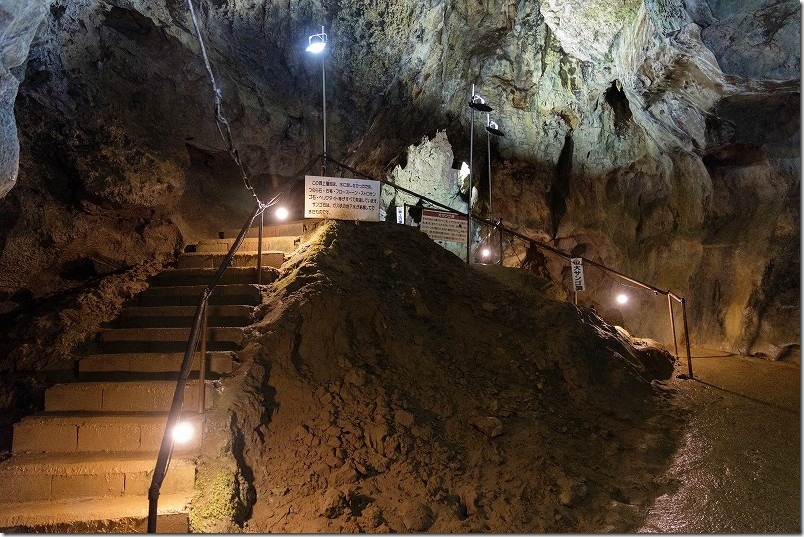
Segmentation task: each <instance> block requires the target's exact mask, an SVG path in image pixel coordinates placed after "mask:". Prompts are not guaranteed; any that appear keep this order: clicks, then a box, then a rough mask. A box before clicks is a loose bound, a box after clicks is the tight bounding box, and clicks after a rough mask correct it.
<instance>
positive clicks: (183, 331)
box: [101, 326, 244, 341]
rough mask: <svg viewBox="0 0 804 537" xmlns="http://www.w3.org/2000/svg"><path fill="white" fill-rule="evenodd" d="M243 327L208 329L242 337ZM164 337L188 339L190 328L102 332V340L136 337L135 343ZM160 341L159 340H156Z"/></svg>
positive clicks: (126, 329) (148, 328) (122, 329)
mask: <svg viewBox="0 0 804 537" xmlns="http://www.w3.org/2000/svg"><path fill="white" fill-rule="evenodd" d="M243 328H244V327H242V326H210V327H208V328H207V330H208V332H211V333H218V334H220V335H223V334H225V333H227V332H231V334H236V335H242V333H243ZM158 335H162V336H165V337H169V338H170V339H171V340H172V339H173V338H177V337H178V338H179V339H182V338H183V339H184V341H187V339H188V338H189V336H190V328H182V327H169V328H164V327H146V328H104V329H102V330H101V338H102V339H107V338H109V337H111V338H118V337H125V336H136V337H134V338H133V340H134V341H142V340H150V339H151V338H153V337H154V336H158ZM155 341H158V340H155Z"/></svg>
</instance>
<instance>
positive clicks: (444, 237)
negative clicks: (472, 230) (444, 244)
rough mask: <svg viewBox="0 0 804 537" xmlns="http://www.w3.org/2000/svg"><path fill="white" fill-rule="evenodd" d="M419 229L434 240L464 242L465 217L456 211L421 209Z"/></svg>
mask: <svg viewBox="0 0 804 537" xmlns="http://www.w3.org/2000/svg"><path fill="white" fill-rule="evenodd" d="M420 229H421V230H422V232H424V233H426V234H427V236H428V237H430V238H431V239H433V240H434V241H452V242H462V243H464V244H465V243H466V217H465V216H462V215H460V214H457V213H451V212H449V211H435V210H433V209H422V222H421V225H420Z"/></svg>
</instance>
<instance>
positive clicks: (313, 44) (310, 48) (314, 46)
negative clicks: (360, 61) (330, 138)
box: [307, 26, 327, 175]
mask: <svg viewBox="0 0 804 537" xmlns="http://www.w3.org/2000/svg"><path fill="white" fill-rule="evenodd" d="M326 47H327V34H326V33H324V27H323V26H322V27H321V33H320V34H314V35H311V36H310V37H309V38H308V39H307V52H312V53H313V54H320V53H322V52H324V49H325V48H326ZM321 108H322V110H323V119H324V153H323V155H322V162H321V175H327V70H326V68H325V62H324V55H323V54H322V55H321Z"/></svg>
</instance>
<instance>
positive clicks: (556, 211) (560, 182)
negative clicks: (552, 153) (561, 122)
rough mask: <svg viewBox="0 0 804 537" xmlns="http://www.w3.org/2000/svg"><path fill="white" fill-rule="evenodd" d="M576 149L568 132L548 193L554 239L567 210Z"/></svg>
mask: <svg viewBox="0 0 804 537" xmlns="http://www.w3.org/2000/svg"><path fill="white" fill-rule="evenodd" d="M574 149H575V142H574V141H573V140H572V133H567V134H566V135H565V137H564V147H562V148H561V154H560V155H559V156H558V162H557V163H556V174H555V176H554V177H553V183H552V185H551V188H550V192H549V194H548V200H547V201H548V205H549V206H550V214H551V217H552V224H553V230H552V232H553V239H555V238H556V236H557V234H558V225H559V223H560V222H561V218H563V216H564V214H565V213H566V212H567V196H569V190H570V175H571V174H572V153H573V151H574Z"/></svg>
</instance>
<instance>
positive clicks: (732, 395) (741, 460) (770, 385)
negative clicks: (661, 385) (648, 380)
mask: <svg viewBox="0 0 804 537" xmlns="http://www.w3.org/2000/svg"><path fill="white" fill-rule="evenodd" d="M693 356H694V358H693V362H694V364H695V365H694V368H695V378H696V380H695V381H685V380H681V381H679V380H674V381H672V382H670V383H669V384H670V386H671V387H672V388H673V389H674V390H676V395H675V397H674V401H675V404H676V405H678V406H679V408H682V409H685V410H686V411H687V412H689V416H690V419H689V422H688V423H687V425H686V426H685V428H684V431H683V441H682V442H681V444H680V445H679V449H678V451H677V452H676V453H675V454H674V455H673V462H672V464H671V466H670V469H669V470H668V472H666V473H665V474H663V475H662V476H657V479H656V480H657V481H659V482H664V483H668V484H672V483H676V484H677V486H676V487H675V488H674V490H670V491H668V492H667V493H665V494H662V495H661V496H660V497H658V498H657V499H656V502H655V503H654V505H653V506H652V507H651V509H650V513H649V515H648V517H647V519H646V520H645V525H644V526H643V527H642V528H641V530H640V531H644V532H660V533H701V532H706V533H766V532H767V533H793V534H795V533H800V532H801V487H800V483H801V382H800V377H799V372H800V371H799V368H798V367H797V366H794V365H791V364H787V363H779V362H768V361H761V360H757V359H752V358H747V357H744V356H739V355H731V356H729V355H724V353H719V352H713V351H711V350H707V349H696V350H695V352H694V354H693Z"/></svg>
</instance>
